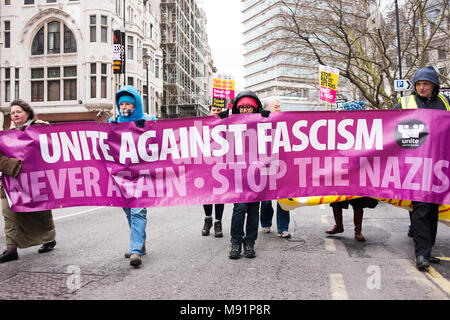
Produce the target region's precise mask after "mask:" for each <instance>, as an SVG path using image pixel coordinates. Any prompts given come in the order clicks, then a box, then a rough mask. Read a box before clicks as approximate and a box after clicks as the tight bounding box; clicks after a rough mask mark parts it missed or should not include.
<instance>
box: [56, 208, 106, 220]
mask: <svg viewBox="0 0 450 320" xmlns="http://www.w3.org/2000/svg"><path fill="white" fill-rule="evenodd" d="M101 208H105V207H95V208H92V209H87V210H83V211H79V212H75V213H72V214H68V215H65V216H61V217H54V218H53V221H55V220H62V219H65V218H70V217H74V216H79V215H81V214H85V213H89V212H92V211H95V210H98V209H101Z"/></svg>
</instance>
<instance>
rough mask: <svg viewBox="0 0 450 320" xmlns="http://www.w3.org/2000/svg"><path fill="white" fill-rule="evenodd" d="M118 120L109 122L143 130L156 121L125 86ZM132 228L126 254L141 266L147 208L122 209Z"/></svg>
mask: <svg viewBox="0 0 450 320" xmlns="http://www.w3.org/2000/svg"><path fill="white" fill-rule="evenodd" d="M116 107H117V111H118V117H117V119H114V117H111V118H110V119H109V120H108V122H110V123H118V122H131V121H133V122H134V123H135V124H136V126H138V127H140V128H143V127H144V122H145V121H146V120H156V118H155V117H154V116H148V115H146V114H144V112H143V110H142V100H141V96H140V95H139V92H138V91H137V90H136V88H135V87H133V86H124V87H123V88H122V89H120V90H119V91H117V93H116ZM122 209H123V211H125V214H126V217H127V220H128V225H129V227H130V231H131V232H130V251H129V252H127V253H125V257H126V258H130V265H132V266H135V267H137V266H140V265H141V264H142V260H141V257H142V255H144V254H146V252H145V239H146V233H145V228H146V226H147V208H122Z"/></svg>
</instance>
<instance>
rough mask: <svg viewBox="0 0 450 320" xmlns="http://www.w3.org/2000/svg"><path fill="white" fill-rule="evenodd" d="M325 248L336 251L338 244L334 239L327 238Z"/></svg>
mask: <svg viewBox="0 0 450 320" xmlns="http://www.w3.org/2000/svg"><path fill="white" fill-rule="evenodd" d="M325 250H327V251H330V252H336V244H335V243H334V240H333V239H329V238H325Z"/></svg>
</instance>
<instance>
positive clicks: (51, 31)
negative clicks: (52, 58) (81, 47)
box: [31, 21, 77, 56]
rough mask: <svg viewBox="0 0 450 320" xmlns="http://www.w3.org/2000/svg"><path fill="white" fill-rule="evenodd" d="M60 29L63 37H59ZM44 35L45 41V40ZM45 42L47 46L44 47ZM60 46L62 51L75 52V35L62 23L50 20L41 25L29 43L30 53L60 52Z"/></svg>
mask: <svg viewBox="0 0 450 320" xmlns="http://www.w3.org/2000/svg"><path fill="white" fill-rule="evenodd" d="M61 30H64V34H63V37H61ZM45 35H46V36H47V41H45ZM45 44H47V48H45ZM61 48H63V52H64V53H73V52H77V42H76V40H75V36H74V35H73V33H72V31H71V30H70V29H69V28H68V27H67V26H66V25H65V24H64V23H62V22H59V21H51V22H49V23H46V24H45V25H44V26H42V28H40V29H39V31H38V32H37V33H36V35H35V36H34V38H33V42H32V44H31V55H33V56H35V55H43V54H44V52H47V54H60V53H61ZM45 49H46V50H45Z"/></svg>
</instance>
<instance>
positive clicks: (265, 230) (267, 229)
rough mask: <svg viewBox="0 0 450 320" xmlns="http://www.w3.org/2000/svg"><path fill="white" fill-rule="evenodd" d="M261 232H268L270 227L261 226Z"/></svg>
mask: <svg viewBox="0 0 450 320" xmlns="http://www.w3.org/2000/svg"><path fill="white" fill-rule="evenodd" d="M262 232H264V233H269V232H270V227H265V228H262Z"/></svg>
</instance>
